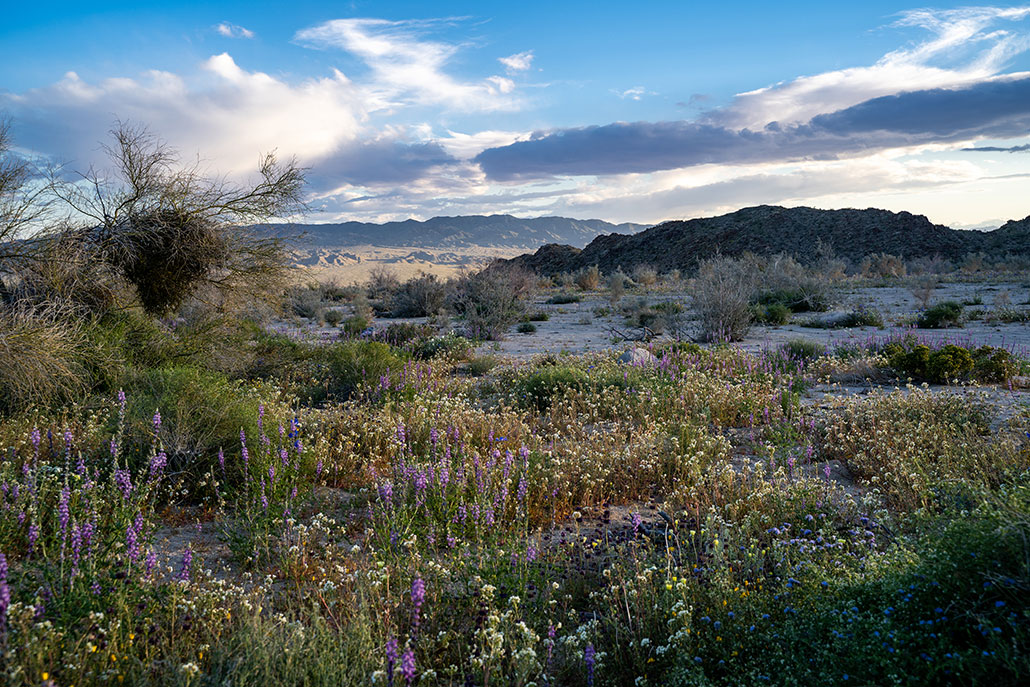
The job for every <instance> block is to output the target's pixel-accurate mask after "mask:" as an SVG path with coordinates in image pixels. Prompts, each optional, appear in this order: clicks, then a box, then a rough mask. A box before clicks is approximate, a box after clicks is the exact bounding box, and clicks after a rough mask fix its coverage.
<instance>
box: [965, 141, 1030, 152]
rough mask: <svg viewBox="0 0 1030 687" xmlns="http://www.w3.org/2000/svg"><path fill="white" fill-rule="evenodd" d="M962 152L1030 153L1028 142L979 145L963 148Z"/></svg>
mask: <svg viewBox="0 0 1030 687" xmlns="http://www.w3.org/2000/svg"><path fill="white" fill-rule="evenodd" d="M962 152H964V153H1030V143H1028V144H1026V145H1021V146H1009V147H1005V146H979V147H976V148H963V149H962Z"/></svg>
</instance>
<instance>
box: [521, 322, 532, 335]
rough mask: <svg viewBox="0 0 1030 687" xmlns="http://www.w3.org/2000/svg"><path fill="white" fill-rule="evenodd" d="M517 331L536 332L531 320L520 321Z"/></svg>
mask: <svg viewBox="0 0 1030 687" xmlns="http://www.w3.org/2000/svg"><path fill="white" fill-rule="evenodd" d="M518 331H519V334H533V333H535V332H536V325H535V324H533V323H532V322H520V323H519V326H518Z"/></svg>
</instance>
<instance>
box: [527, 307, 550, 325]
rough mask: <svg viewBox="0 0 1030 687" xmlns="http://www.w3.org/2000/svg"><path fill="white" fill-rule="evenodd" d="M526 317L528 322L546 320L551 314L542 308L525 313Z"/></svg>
mask: <svg viewBox="0 0 1030 687" xmlns="http://www.w3.org/2000/svg"><path fill="white" fill-rule="evenodd" d="M526 319H527V320H528V321H529V322H547V321H548V320H549V319H551V316H550V315H549V314H548V313H546V312H545V311H543V310H534V311H533V312H531V313H529V314H528V315H526Z"/></svg>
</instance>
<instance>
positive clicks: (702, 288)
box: [691, 257, 757, 341]
mask: <svg viewBox="0 0 1030 687" xmlns="http://www.w3.org/2000/svg"><path fill="white" fill-rule="evenodd" d="M756 283H757V273H756V272H755V270H754V269H753V268H752V266H751V265H749V264H748V263H747V262H746V261H744V260H734V259H733V258H726V257H715V258H711V259H709V260H705V261H704V262H702V263H701V264H700V266H699V268H698V274H697V278H696V279H695V280H694V288H693V291H692V293H691V299H692V300H693V304H694V310H695V311H696V312H697V314H698V320H699V322H698V325H699V331H698V338H700V339H701V340H702V341H739V340H740V339H743V338H744V336H745V335H746V334H747V332H748V329H749V328H750V327H751V308H750V305H749V303H750V300H751V294H752V293H753V292H754V289H755V285H756Z"/></svg>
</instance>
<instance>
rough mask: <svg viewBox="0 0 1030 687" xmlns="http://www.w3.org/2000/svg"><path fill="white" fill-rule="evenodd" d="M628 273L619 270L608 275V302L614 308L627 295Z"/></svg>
mask: <svg viewBox="0 0 1030 687" xmlns="http://www.w3.org/2000/svg"><path fill="white" fill-rule="evenodd" d="M626 279H627V277H626V275H625V274H623V273H622V270H619V271H617V272H615V273H614V274H612V275H611V276H610V277H608V303H609V304H610V305H611V307H612V308H613V309H614V308H616V307H618V305H619V301H621V300H622V297H623V296H625V295H626Z"/></svg>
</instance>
